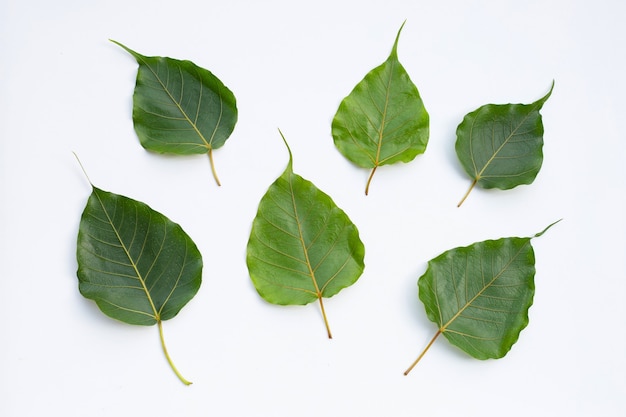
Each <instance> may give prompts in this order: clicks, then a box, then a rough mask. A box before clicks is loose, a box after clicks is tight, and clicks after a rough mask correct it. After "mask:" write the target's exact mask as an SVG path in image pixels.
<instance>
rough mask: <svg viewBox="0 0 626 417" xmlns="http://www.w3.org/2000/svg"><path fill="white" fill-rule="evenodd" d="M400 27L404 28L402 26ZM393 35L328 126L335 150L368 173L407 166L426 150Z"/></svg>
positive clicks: (419, 107)
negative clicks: (400, 164)
mask: <svg viewBox="0 0 626 417" xmlns="http://www.w3.org/2000/svg"><path fill="white" fill-rule="evenodd" d="M402 26H404V24H402ZM401 31H402V27H400V30H399V31H398V35H397V36H396V40H395V42H394V44H393V48H392V50H391V54H390V55H389V58H387V60H386V61H385V62H384V63H383V64H382V65H380V66H378V67H376V68H374V69H373V70H372V71H370V72H369V73H368V74H367V75H366V76H365V78H363V80H362V81H361V82H359V83H358V84H357V85H356V87H354V89H353V90H352V92H351V93H350V94H349V95H348V96H347V97H346V98H344V99H343V101H342V102H341V104H340V105H339V109H338V110H337V114H335V117H334V119H333V122H332V135H333V139H334V142H335V146H336V147H337V149H339V151H340V152H341V153H342V154H343V155H344V156H345V157H346V158H348V159H349V160H350V161H352V162H353V163H355V164H356V165H358V166H360V167H363V168H372V171H371V174H370V176H369V178H368V181H367V185H366V187H365V194H367V193H368V190H369V185H370V182H371V180H372V177H373V175H374V172H376V168H378V167H379V166H381V165H387V164H393V163H396V162H410V161H412V160H413V159H415V157H416V156H417V155H419V154H421V153H424V151H425V150H426V145H427V143H428V124H429V117H428V113H427V112H426V109H425V108H424V103H423V102H422V99H421V98H420V95H419V92H418V91H417V87H415V84H413V82H412V81H411V79H410V78H409V74H407V72H406V70H405V69H404V67H403V66H402V64H400V61H399V60H398V39H399V38H400V32H401Z"/></svg>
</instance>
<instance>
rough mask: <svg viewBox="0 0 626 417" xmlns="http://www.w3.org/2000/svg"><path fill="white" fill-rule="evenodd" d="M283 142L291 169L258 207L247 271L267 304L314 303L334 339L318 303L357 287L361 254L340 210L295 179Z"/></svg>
mask: <svg viewBox="0 0 626 417" xmlns="http://www.w3.org/2000/svg"><path fill="white" fill-rule="evenodd" d="M281 136H282V133H281ZM283 140H284V141H285V145H286V146H287V149H288V151H289V163H288V164H287V168H286V169H285V171H284V172H283V174H282V175H281V176H280V177H278V179H276V181H275V182H274V183H273V184H272V185H271V186H270V187H269V189H268V190H267V192H266V193H265V195H264V196H263V198H262V199H261V201H260V203H259V207H258V211H257V215H256V217H255V219H254V221H253V223H252V231H251V233H250V239H249V241H248V247H247V256H246V261H247V265H248V271H249V273H250V278H251V279H252V282H253V283H254V286H255V287H256V289H257V291H258V293H259V294H260V295H261V297H263V298H264V299H265V300H266V301H268V302H270V303H273V304H280V305H305V304H309V303H311V302H313V301H315V300H318V301H319V305H320V308H321V312H322V316H323V319H324V324H325V325H326V331H327V333H328V337H329V338H332V334H331V331H330V326H329V324H328V320H327V318H326V312H325V310H324V303H323V301H322V299H323V298H325V297H332V296H333V295H335V294H337V293H338V292H339V291H341V290H342V289H343V288H345V287H348V286H350V285H352V284H354V283H355V282H356V281H357V279H358V278H359V276H360V275H361V273H362V272H363V269H364V263H363V257H364V254H365V248H364V246H363V243H362V242H361V240H360V239H359V232H358V230H357V228H356V226H355V225H354V224H353V223H352V222H351V221H350V219H349V218H348V216H347V215H346V214H345V213H344V212H343V210H341V209H340V208H339V207H337V205H336V204H335V203H334V201H333V200H332V199H331V198H330V197H329V196H328V195H327V194H325V193H324V192H322V191H321V190H319V189H318V188H317V187H316V186H315V185H314V184H313V183H311V182H310V181H307V180H305V179H304V178H302V177H300V176H299V175H297V174H294V172H293V162H292V161H293V160H292V155H291V150H290V149H289V145H287V141H286V140H285V138H284V137H283Z"/></svg>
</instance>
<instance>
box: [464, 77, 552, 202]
mask: <svg viewBox="0 0 626 417" xmlns="http://www.w3.org/2000/svg"><path fill="white" fill-rule="evenodd" d="M553 89H554V82H552V87H550V91H548V93H547V94H546V95H545V96H544V97H542V98H540V99H539V100H537V101H535V102H534V103H532V104H487V105H485V106H482V107H479V108H478V109H477V110H474V111H473V112H471V113H469V114H467V115H466V116H465V118H464V119H463V121H462V122H461V124H460V125H459V127H458V128H457V130H456V135H457V140H456V145H455V148H456V154H457V156H458V158H459V161H461V165H462V166H463V169H464V170H465V172H467V174H468V175H469V176H470V177H471V178H472V180H473V181H472V184H471V186H470V188H469V190H468V191H467V193H466V194H465V196H464V197H463V199H462V200H461V201H460V202H459V204H458V206H459V207H460V206H461V204H463V202H464V201H465V199H466V198H467V196H468V195H469V193H470V192H471V191H472V189H473V188H474V186H475V185H476V184H478V185H480V186H481V187H483V188H499V189H501V190H508V189H510V188H513V187H517V186H518V185H522V184H530V183H532V182H533V181H534V180H535V177H536V176H537V173H539V169H541V164H542V162H543V152H542V147H543V123H542V121H541V114H539V111H540V110H541V108H542V107H543V105H544V103H545V102H546V101H547V100H548V98H549V97H550V94H552V90H553Z"/></svg>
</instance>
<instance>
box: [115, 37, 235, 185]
mask: <svg viewBox="0 0 626 417" xmlns="http://www.w3.org/2000/svg"><path fill="white" fill-rule="evenodd" d="M111 42H113V43H115V44H117V45H119V46H121V47H122V48H124V49H125V50H126V51H127V52H128V53H130V54H131V55H132V56H133V57H134V58H135V59H136V60H137V63H138V64H139V69H138V71H137V82H136V85H135V92H134V94H133V124H134V126H135V132H137V136H138V137H139V141H140V142H141V145H142V146H143V147H144V148H146V149H148V150H151V151H155V152H159V153H171V154H178V155H191V154H204V153H206V154H208V155H209V160H210V163H211V170H212V172H213V176H214V178H215V181H216V182H217V184H218V185H220V181H219V179H218V177H217V172H216V170H215V164H214V161H213V150H214V149H217V148H220V147H221V146H222V145H224V143H225V142H226V140H227V139H228V138H229V136H230V134H231V133H232V132H233V130H234V128H235V124H236V123H237V105H236V101H235V96H234V95H233V93H232V92H231V91H230V90H229V89H228V88H227V87H226V86H225V85H224V84H223V83H222V82H221V81H220V80H219V79H218V78H217V77H216V76H215V75H213V74H212V73H211V72H209V71H208V70H206V69H204V68H201V67H199V66H197V65H196V64H194V63H193V62H190V61H179V60H177V59H172V58H167V57H159V56H155V57H148V56H144V55H141V54H139V53H137V52H135V51H133V50H131V49H129V48H127V47H126V46H124V45H122V44H121V43H119V42H116V41H111Z"/></svg>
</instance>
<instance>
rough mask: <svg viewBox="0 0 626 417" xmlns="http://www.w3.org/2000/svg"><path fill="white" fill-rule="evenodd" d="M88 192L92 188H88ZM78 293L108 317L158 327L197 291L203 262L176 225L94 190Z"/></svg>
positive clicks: (85, 217) (81, 245) (85, 218)
mask: <svg viewBox="0 0 626 417" xmlns="http://www.w3.org/2000/svg"><path fill="white" fill-rule="evenodd" d="M92 187H93V186H92ZM76 257H77V260H78V272H77V275H78V281H79V290H80V293H81V294H82V295H83V296H84V297H86V298H89V299H92V300H94V301H95V302H96V304H97V305H98V307H99V308H100V310H101V311H102V312H103V313H104V314H106V315H107V316H109V317H112V318H114V319H117V320H120V321H123V322H125V323H129V324H135V325H142V326H151V325H154V324H157V325H158V328H159V336H160V338H161V346H162V348H163V352H164V354H165V356H166V358H167V360H168V362H169V364H170V366H171V367H172V369H173V370H174V372H175V373H176V375H177V376H178V377H179V378H180V380H181V381H182V382H183V383H185V384H186V385H189V384H191V382H189V381H187V380H186V379H185V378H183V376H182V375H181V374H180V373H179V372H178V370H177V369H176V367H175V366H174V364H173V362H172V360H171V358H170V356H169V354H168V352H167V349H166V347H165V342H164V340H163V327H162V324H161V322H162V321H164V320H169V319H171V318H173V317H174V316H176V315H177V314H178V312H179V311H180V310H181V309H182V308H183V307H184V306H185V304H187V302H189V300H191V299H192V298H193V297H194V295H195V294H196V293H197V292H198V289H199V288H200V283H201V281H202V256H201V255H200V252H199V251H198V248H197V247H196V245H195V243H194V242H193V241H192V240H191V238H190V237H189V236H188V235H187V234H186V233H185V232H184V231H183V229H182V228H181V227H180V226H179V225H178V224H176V223H173V222H172V221H170V220H169V219H168V218H167V217H165V216H164V215H162V214H161V213H158V212H156V211H154V210H153V209H151V208H150V207H148V206H147V205H146V204H144V203H142V202H139V201H136V200H132V199H130V198H128V197H124V196H121V195H118V194H113V193H110V192H107V191H103V190H101V189H99V188H96V187H93V190H92V193H91V195H90V197H89V200H88V201H87V205H86V207H85V210H84V211H83V214H82V217H81V221H80V227H79V231H78V244H77V251H76Z"/></svg>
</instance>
